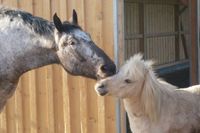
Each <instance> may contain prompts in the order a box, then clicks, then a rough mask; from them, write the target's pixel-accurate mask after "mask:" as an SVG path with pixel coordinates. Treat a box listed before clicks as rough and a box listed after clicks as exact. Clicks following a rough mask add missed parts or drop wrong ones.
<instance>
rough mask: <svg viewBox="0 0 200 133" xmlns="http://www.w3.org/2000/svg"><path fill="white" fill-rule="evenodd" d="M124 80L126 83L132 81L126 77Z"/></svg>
mask: <svg viewBox="0 0 200 133" xmlns="http://www.w3.org/2000/svg"><path fill="white" fill-rule="evenodd" d="M124 81H125V83H128V84H129V83H131V82H132V81H131V80H130V79H125V80H124Z"/></svg>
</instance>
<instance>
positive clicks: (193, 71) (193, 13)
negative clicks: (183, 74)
mask: <svg viewBox="0 0 200 133" xmlns="http://www.w3.org/2000/svg"><path fill="white" fill-rule="evenodd" d="M190 4H191V6H190V20H191V21H190V24H191V48H190V53H191V55H190V60H191V64H190V79H191V85H194V84H197V83H198V78H197V73H198V67H197V65H198V64H197V55H198V53H197V0H190Z"/></svg>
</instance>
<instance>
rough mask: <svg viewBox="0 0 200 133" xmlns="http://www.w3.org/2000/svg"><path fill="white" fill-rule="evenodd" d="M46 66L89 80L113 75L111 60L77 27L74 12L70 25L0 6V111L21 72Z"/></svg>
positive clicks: (54, 19) (56, 18)
mask: <svg viewBox="0 0 200 133" xmlns="http://www.w3.org/2000/svg"><path fill="white" fill-rule="evenodd" d="M48 64H60V65H62V66H63V68H64V69H65V70H66V71H68V72H69V73H71V74H72V75H80V76H84V77H89V78H92V79H97V78H104V77H107V76H110V75H113V74H114V73H115V65H114V63H113V61H112V60H111V59H110V58H109V57H108V56H107V55H106V54H105V53H104V52H103V51H102V50H101V49H100V48H98V47H97V46H96V45H95V43H94V42H93V41H92V39H91V37H90V35H89V34H88V33H86V32H84V31H83V30H82V29H81V27H80V26H78V18H77V14H76V12H75V11H73V15H72V21H71V22H64V23H62V22H61V20H60V19H59V18H58V16H57V15H56V14H55V15H54V17H53V22H49V21H47V20H44V19H42V18H39V17H34V16H32V15H31V14H29V13H27V12H24V11H21V10H15V9H9V8H5V7H0V110H1V109H2V108H3V106H4V105H5V103H6V101H7V99H8V98H9V97H10V96H11V95H12V93H13V92H14V90H15V88H16V86H17V83H18V79H19V77H20V76H21V75H22V74H23V73H25V72H27V71H29V70H32V69H35V68H38V67H41V66H45V65H48Z"/></svg>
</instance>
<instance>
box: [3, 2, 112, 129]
mask: <svg viewBox="0 0 200 133" xmlns="http://www.w3.org/2000/svg"><path fill="white" fill-rule="evenodd" d="M0 4H2V5H6V6H9V7H15V8H19V9H23V10H25V11H28V12H30V13H32V14H34V15H36V16H40V17H43V18H45V19H48V20H52V16H53V14H54V13H55V12H57V14H58V15H59V16H60V17H61V18H62V20H66V19H69V18H70V17H71V13H72V10H73V9H76V11H77V13H78V18H79V24H80V26H81V27H83V29H85V30H86V31H87V32H89V33H90V34H91V36H92V38H93V40H94V41H95V42H96V44H98V46H99V47H101V48H102V49H103V50H104V51H105V52H106V53H107V54H108V55H109V56H110V57H113V53H114V52H113V49H114V48H113V47H114V44H113V32H112V31H113V5H112V4H113V1H112V0H81V1H80V0H0ZM115 123H116V118H115V100H114V98H111V97H99V96H97V95H96V93H95V91H94V81H92V80H89V79H86V78H81V77H73V76H71V75H68V74H67V73H66V72H65V71H64V70H63V69H62V68H61V67H60V66H57V65H50V66H46V67H43V68H40V69H37V70H33V71H30V72H28V73H26V74H24V75H23V76H22V77H21V79H20V81H19V84H18V87H17V90H16V92H15V94H14V95H13V96H12V98H11V99H10V100H9V101H8V103H7V104H6V107H5V108H4V111H3V112H2V113H1V114H0V133H116V124H115Z"/></svg>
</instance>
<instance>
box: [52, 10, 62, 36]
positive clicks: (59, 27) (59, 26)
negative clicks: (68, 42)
mask: <svg viewBox="0 0 200 133" xmlns="http://www.w3.org/2000/svg"><path fill="white" fill-rule="evenodd" d="M53 23H54V25H55V27H56V29H57V30H58V31H59V32H62V31H63V25H62V22H61V20H60V18H59V17H58V16H57V14H56V13H55V14H54V15H53Z"/></svg>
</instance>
